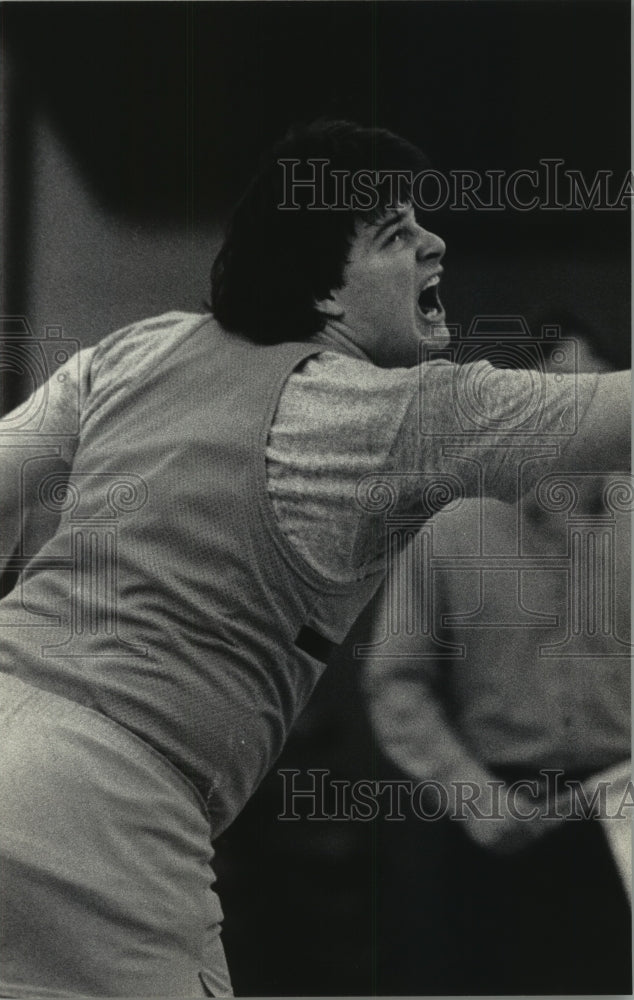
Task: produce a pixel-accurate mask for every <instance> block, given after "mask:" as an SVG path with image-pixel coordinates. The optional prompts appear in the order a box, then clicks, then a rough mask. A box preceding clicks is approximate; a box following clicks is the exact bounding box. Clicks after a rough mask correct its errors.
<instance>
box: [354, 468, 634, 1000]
mask: <svg viewBox="0 0 634 1000" xmlns="http://www.w3.org/2000/svg"><path fill="white" fill-rule="evenodd" d="M628 478H629V477H628ZM550 482H551V483H552V485H553V491H552V492H550V491H549V490H548V485H549V482H548V480H547V481H546V482H545V483H544V484H542V486H543V487H545V488H546V489H545V490H544V489H542V491H541V493H540V494H539V495H538V496H537V497H536V496H532V497H530V496H529V497H525V498H523V500H522V503H521V506H519V507H516V506H511V505H510V504H503V503H499V502H498V501H495V500H489V499H487V500H484V501H482V502H480V501H477V500H469V501H466V502H465V503H463V504H462V505H461V506H458V507H456V508H455V509H454V510H447V511H443V512H442V513H441V514H440V515H438V517H437V518H434V519H433V520H432V521H431V522H430V524H429V525H428V528H427V530H430V529H431V531H432V532H433V556H432V559H433V561H434V570H433V574H432V580H433V584H432V585H431V589H432V591H433V594H432V597H431V604H432V605H433V626H432V627H431V628H429V629H427V630H425V631H424V632H423V630H422V629H421V627H420V617H421V615H420V611H421V609H420V606H419V607H418V608H416V609H415V610H414V612H413V618H412V627H410V629H409V630H408V629H405V628H403V629H400V630H397V629H393V630H392V632H391V634H388V633H387V632H386V621H387V620H388V615H389V611H390V605H391V604H393V603H394V596H392V598H390V594H389V593H388V591H387V590H386V591H384V592H383V593H382V595H381V598H380V600H379V601H378V602H377V607H376V619H375V622H376V624H375V635H374V640H375V641H376V643H377V645H376V647H375V648H374V650H373V656H372V657H371V658H370V659H368V661H367V664H366V671H365V681H366V690H367V696H368V699H369V704H370V708H371V715H372V719H373V724H374V732H375V734H376V737H377V741H378V744H379V746H380V748H381V751H382V753H383V754H384V756H385V758H386V761H389V762H390V763H391V764H392V766H393V765H394V764H396V766H397V767H398V773H399V775H400V776H402V775H405V776H407V777H408V778H409V779H410V781H412V782H414V783H418V782H423V783H424V782H428V783H431V784H430V785H429V787H430V788H436V787H437V786H436V783H438V784H439V785H440V787H442V788H443V789H444V790H445V792H446V794H447V796H448V800H449V805H448V808H447V812H446V818H445V819H444V820H443V822H442V834H441V831H440V830H439V831H438V835H439V836H440V835H442V838H443V841H442V845H441V846H440V848H439V849H438V851H437V864H438V865H439V873H438V876H437V877H438V878H440V879H442V880H444V883H445V889H446V899H447V901H448V902H446V903H445V904H444V905H441V904H438V905H436V903H434V901H431V902H429V901H428V900H427V899H421V898H420V896H419V897H418V901H417V903H416V905H415V907H414V910H416V908H417V909H418V912H412V908H411V907H408V906H407V905H404V900H403V887H404V886H405V885H406V886H407V887H411V886H412V884H414V885H415V884H416V880H417V876H416V872H417V871H418V872H419V874H418V879H419V881H420V884H421V885H422V884H423V881H424V879H425V874H424V872H425V871H426V870H428V869H429V866H430V860H429V858H427V859H426V860H425V862H424V863H421V862H420V861H419V858H420V856H421V854H422V853H423V852H424V851H425V849H426V845H427V847H428V849H429V848H430V847H431V846H432V845H433V844H434V840H433V839H430V838H429V837H427V838H426V834H428V833H429V830H428V829H427V830H426V829H425V826H426V824H422V823H421V822H420V820H417V819H415V818H412V817H411V816H410V823H409V827H410V829H409V830H408V831H407V834H406V836H409V837H410V839H411V840H412V842H413V843H417V851H416V853H414V854H413V855H412V853H411V850H410V852H409V853H408V854H407V857H408V858H409V863H408V864H407V865H406V867H405V869H401V868H400V861H399V854H401V853H403V841H402V837H403V831H402V830H391V831H388V832H387V833H386V838H387V843H386V845H385V847H386V850H390V851H391V854H392V857H390V858H387V859H386V864H387V865H388V868H389V870H390V872H391V878H389V880H387V881H389V888H387V889H386V902H385V905H384V906H383V907H381V909H380V917H379V925H380V928H381V932H382V933H383V934H384V935H385V939H386V940H387V941H390V942H398V945H397V946H396V947H397V948H398V952H397V953H396V954H394V953H391V954H390V958H391V963H390V968H391V970H392V971H391V973H390V971H388V970H387V969H386V972H385V974H384V978H385V979H386V980H387V981H386V982H384V983H383V984H382V985H383V987H384V988H386V989H387V991H388V992H392V991H394V992H400V991H401V990H402V989H406V990H407V991H408V992H414V993H416V992H420V991H421V990H423V989H427V988H428V985H429V982H430V979H432V977H433V981H434V982H436V978H437V977H438V978H440V979H441V980H442V983H441V984H437V985H438V986H439V988H440V986H441V987H442V991H443V992H445V991H446V992H457V993H461V992H468V993H471V992H475V993H479V992H485V993H491V994H506V993H522V994H533V993H553V994H558V993H565V994H574V993H579V992H584V993H612V994H620V993H629V992H630V990H631V920H630V911H629V906H628V901H627V896H626V891H627V892H629V891H630V885H629V883H630V881H631V845H630V839H631V825H630V818H631V817H630V808H629V807H630V806H631V796H629V795H628V792H627V788H626V784H625V779H626V778H629V774H630V771H631V763H630V752H631V748H630V733H631V720H630V664H631V659H630V651H631V647H630V646H629V610H630V569H629V554H630V551H631V545H630V514H629V513H627V506H628V505H627V503H626V504H625V506H623V505H622V503H621V501H622V500H623V499H624V497H625V493H627V491H628V482H627V480H626V479H625V477H623V476H617V477H614V478H612V477H606V478H605V479H604V480H603V481H602V482H601V486H602V489H603V496H604V497H605V502H604V503H603V504H596V503H593V504H592V505H590V504H588V495H589V493H590V490H591V489H592V492H593V495H595V490H594V487H595V486H596V485H599V484H598V483H596V482H595V481H594V480H592V478H588V477H583V476H579V475H574V474H573V475H570V476H568V477H566V476H565V475H562V476H561V477H554V478H553V479H552V480H551V481H550ZM557 490H559V491H560V492H559V495H557V492H556V491H557ZM619 490H620V491H625V493H623V492H621V496H620V500H619V499H618V492H619ZM584 494H585V495H584ZM615 500H616V501H617V502H616V503H615V502H614V501H615ZM566 501H567V503H566ZM584 532H585V533H586V539H587V543H588V544H587V547H586V546H585V545H584V540H583V539H584ZM577 547H578V548H577ZM416 548H417V543H416V542H412V543H410V545H409V546H408V548H407V549H405V550H404V551H403V552H401V553H400V554H399V555H398V556H397V557H396V559H395V561H394V564H393V566H392V576H393V580H392V587H393V594H395V593H399V594H401V595H403V594H404V591H405V589H407V588H410V590H411V588H412V577H413V576H415V575H416V574H421V575H423V574H424V573H425V570H424V567H423V566H422V565H420V562H419V561H418V559H417V553H416ZM522 563H523V564H524V568H523V569H522V568H521V567H522ZM425 579H428V578H427V577H426V575H425ZM597 582H599V586H596V587H595V584H596V583H597ZM428 597H429V594H427V593H426V599H427V598H428ZM578 612H580V614H579V618H578V619H577V617H576V616H577V613H578ZM600 788H603V791H602V792H600V793H599V792H598V789H600ZM611 793H612V794H611ZM432 812H433V809H432ZM597 813H602V814H603V815H602V818H603V822H602V823H599V822H598V821H597V819H598V817H597V815H596V814H597ZM608 817H609V818H608ZM427 826H429V824H427ZM415 828H416V829H415ZM390 833H391V834H392V840H390V838H389V834H390ZM606 833H607V837H608V840H606V839H605V834H606ZM611 842H615V849H614V859H613V860H610V848H609V846H608V845H609V844H611ZM399 844H400V848H399ZM421 868H422V869H423V870H421ZM621 877H622V879H623V884H622V883H621V881H620V879H621ZM390 899H393V902H392V903H391V904H390V903H389V900H390ZM428 907H431V909H432V910H433V912H434V915H435V928H434V934H435V935H436V939H435V948H432V949H431V950H429V941H430V938H429V937H428V938H427V939H426V940H425V938H424V935H423V934H421V924H422V923H425V911H426V910H427V908H428ZM402 917H403V918H404V919H402ZM423 942H424V943H423ZM443 944H444V946H443ZM390 947H395V946H388V948H387V949H386V950H389V949H390ZM401 949H402V956H403V958H404V961H400V962H399V955H400V954H401V951H400V950H401ZM573 949H574V950H577V951H578V952H579V953H581V954H583V956H584V959H583V962H571V960H570V954H571V950H573ZM449 951H450V952H451V954H452V956H453V961H452V963H451V967H449V968H446V967H443V956H444V955H446V954H448V953H449ZM527 955H532V956H534V960H533V961H529V962H527V961H525V956H527ZM390 974H391V975H392V976H393V977H396V981H395V979H394V978H392V980H391V981H390V980H389V976H390ZM399 975H401V976H403V977H405V979H406V982H403V981H402V980H400V981H398V976H399Z"/></svg>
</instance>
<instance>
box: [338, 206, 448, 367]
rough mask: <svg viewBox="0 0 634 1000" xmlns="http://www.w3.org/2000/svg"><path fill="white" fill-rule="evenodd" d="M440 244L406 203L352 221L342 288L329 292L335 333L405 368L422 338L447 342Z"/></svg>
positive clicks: (413, 360)
mask: <svg viewBox="0 0 634 1000" xmlns="http://www.w3.org/2000/svg"><path fill="white" fill-rule="evenodd" d="M444 253H445V244H444V243H443V241H442V240H441V239H440V238H439V237H438V236H434V234H433V233H428V232H427V231H426V230H425V229H422V228H421V226H419V225H418V223H417V222H416V217H415V215H414V210H413V208H412V207H411V206H410V205H400V206H398V207H396V208H394V209H389V210H387V211H386V213H385V215H384V216H383V217H382V218H380V219H379V220H378V221H377V222H375V223H372V224H371V225H366V224H364V223H360V224H359V225H358V226H357V232H356V236H355V239H354V241H353V243H352V246H351V250H350V254H349V256H348V261H347V264H346V266H345V269H344V272H343V277H344V285H343V287H342V288H340V289H337V290H336V291H333V292H332V302H333V303H334V306H335V308H337V309H338V310H339V312H338V314H337V316H336V317H335V319H334V320H333V324H335V325H337V327H338V329H339V331H340V332H343V333H344V335H345V336H346V337H347V338H348V339H349V340H351V341H352V342H353V343H354V344H355V345H356V346H357V347H360V348H361V349H362V350H363V351H364V353H365V354H367V355H368V357H369V358H370V359H371V360H372V361H373V362H374V363H375V364H377V365H380V366H381V367H385V368H394V367H398V366H405V367H410V366H411V365H414V364H416V363H417V362H418V360H419V347H420V344H421V342H425V343H429V344H434V345H436V346H438V347H442V346H444V345H445V344H447V343H448V341H449V332H448V330H447V327H446V325H445V311H444V309H443V307H442V305H441V303H440V299H439V297H438V284H439V281H440V275H441V273H442V267H441V265H440V262H441V260H442V258H443V255H444Z"/></svg>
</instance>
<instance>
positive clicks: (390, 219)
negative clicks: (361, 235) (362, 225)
mask: <svg viewBox="0 0 634 1000" xmlns="http://www.w3.org/2000/svg"><path fill="white" fill-rule="evenodd" d="M410 209H411V206H410V205H403V207H402V208H398V209H394V210H393V211H392V212H391V214H390V215H388V216H387V217H386V218H385V219H384V220H383V222H382V223H381V225H380V226H377V228H376V230H375V232H374V234H373V236H372V239H373V240H379V239H380V238H381V236H382V235H383V233H384V232H385V230H386V229H389V228H390V226H395V225H396V224H397V223H398V222H402V221H403V219H404V218H405V217H406V216H407V215H409V213H410Z"/></svg>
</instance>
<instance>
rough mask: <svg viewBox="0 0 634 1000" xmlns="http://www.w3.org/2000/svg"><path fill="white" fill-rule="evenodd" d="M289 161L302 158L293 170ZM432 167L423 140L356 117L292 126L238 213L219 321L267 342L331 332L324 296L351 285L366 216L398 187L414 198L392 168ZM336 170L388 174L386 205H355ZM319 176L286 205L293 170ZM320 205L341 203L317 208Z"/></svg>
mask: <svg viewBox="0 0 634 1000" xmlns="http://www.w3.org/2000/svg"><path fill="white" fill-rule="evenodd" d="M320 159H321V160H326V161H327V167H326V168H325V169H324V170H323V171H322V170H321V168H319V167H315V166H314V165H313V166H311V164H309V163H308V161H309V160H320ZM281 160H294V161H298V162H296V163H295V164H294V165H293V166H289V165H288V164H287V165H286V167H283V166H282V164H281V163H280V161H281ZM428 166H429V163H428V160H427V158H426V157H425V155H424V154H423V153H422V152H421V151H420V150H419V149H418V148H417V147H416V146H413V145H412V144H411V143H409V142H408V141H407V140H405V139H402V138H400V137H399V136H396V135H394V134H393V133H391V132H388V131H387V130H385V129H378V128H365V127H363V126H360V125H356V124H354V123H352V122H346V121H318V122H314V123H313V124H311V125H306V126H297V127H294V128H292V129H291V130H290V131H289V132H288V133H287V135H286V136H285V137H284V138H283V139H282V140H281V141H280V142H279V143H278V144H277V145H276V146H274V147H273V149H272V150H271V151H270V152H269V153H268V154H267V155H266V157H265V158H264V160H263V161H262V163H261V166H260V169H259V171H258V173H257V174H256V175H255V177H254V178H253V180H252V181H251V183H250V184H249V186H248V187H247V190H246V191H245V193H244V195H243V196H242V198H241V199H240V201H239V202H238V204H237V205H236V207H235V209H234V211H233V214H232V216H231V219H230V222H229V225H228V228H227V232H226V236H225V240H224V243H223V245H222V248H221V250H220V252H219V253H218V256H217V257H216V260H215V262H214V265H213V268H212V271H211V309H212V311H213V313H214V315H215V317H216V319H217V320H218V321H219V322H220V323H221V324H222V325H223V326H224V327H225V328H226V329H228V330H231V331H235V332H239V333H241V334H243V335H245V336H247V337H249V338H251V339H252V340H255V341H258V342H260V343H280V342H282V341H287V340H305V339H306V338H308V337H310V336H311V335H312V334H314V333H316V332H317V331H319V330H320V329H322V328H323V325H324V317H323V316H322V315H321V314H320V312H319V311H318V310H317V309H316V308H315V303H316V302H317V301H319V300H320V299H323V298H325V297H326V296H327V295H328V294H329V293H330V292H331V291H332V290H333V289H336V288H341V286H342V284H343V271H344V267H345V264H346V260H347V256H348V252H349V249H350V244H351V240H352V239H353V237H354V233H355V227H356V225H357V223H358V221H359V220H360V219H362V220H363V221H365V222H373V221H375V220H376V219H377V218H378V217H380V216H381V215H382V214H383V212H384V211H385V208H386V207H387V204H388V202H389V201H390V200H391V198H392V197H393V192H394V190H397V191H398V193H399V197H400V200H406V199H407V198H408V197H409V186H408V185H407V182H406V180H405V181H404V182H402V183H399V185H398V187H395V186H394V187H393V185H392V182H390V181H389V180H388V178H387V175H386V173H385V172H387V171H392V172H394V171H403V172H406V173H409V174H410V175H413V174H416V173H418V172H419V171H421V170H424V169H425V168H427V167H428ZM290 170H293V171H295V173H294V174H290V173H289V171H290ZM336 171H344V172H345V173H346V174H347V175H348V176H350V175H352V174H354V173H357V172H359V171H380V172H384V173H383V177H384V180H383V181H382V182H381V183H377V184H376V186H375V189H376V191H377V198H376V199H375V201H376V204H374V205H372V206H371V207H369V208H364V207H359V204H360V202H361V199H357V202H358V203H357V204H355V203H354V199H352V198H350V197H349V196H348V197H347V198H346V199H345V203H344V202H343V201H342V198H341V190H342V189H341V188H339V189H338V190H339V195H337V193H336V191H335V177H336V174H335V172H336ZM313 176H314V178H315V184H314V187H313V188H312V189H310V188H308V187H304V186H301V185H299V184H297V186H296V187H294V188H293V192H292V200H293V201H294V202H295V203H296V204H297V205H298V208H297V209H289V208H286V209H284V208H280V207H279V206H280V205H282V204H284V203H289V201H290V195H289V188H288V179H289V177H291V178H292V177H294V178H296V179H297V180H299V179H303V178H306V177H313ZM374 176H378V175H374ZM285 178H286V187H285ZM339 183H341V182H339ZM368 200H369V199H366V203H367V201H368ZM314 203H316V204H317V205H333V204H336V205H337V207H336V208H331V209H324V208H315V207H311V205H313V204H314Z"/></svg>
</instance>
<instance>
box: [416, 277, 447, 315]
mask: <svg viewBox="0 0 634 1000" xmlns="http://www.w3.org/2000/svg"><path fill="white" fill-rule="evenodd" d="M439 286H440V275H439V274H435V275H434V277H433V278H430V279H429V281H427V282H426V283H425V284H424V285H423V288H422V290H421V293H420V295H419V296H418V308H419V311H420V312H421V313H422V315H423V318H424V319H425V321H426V322H427V323H433V322H434V321H437V320H441V319H442V318H443V316H444V309H443V307H442V303H441V301H440V297H439V295H438V289H439Z"/></svg>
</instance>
